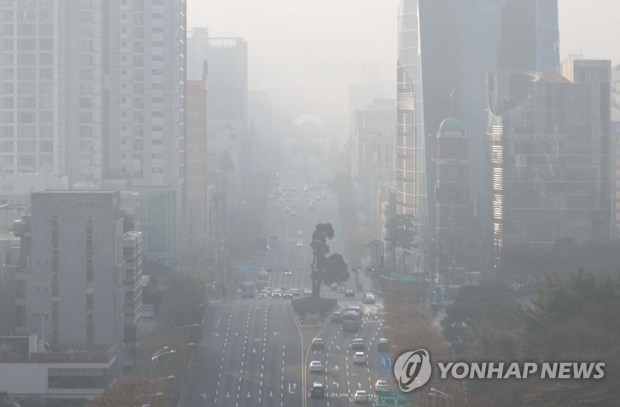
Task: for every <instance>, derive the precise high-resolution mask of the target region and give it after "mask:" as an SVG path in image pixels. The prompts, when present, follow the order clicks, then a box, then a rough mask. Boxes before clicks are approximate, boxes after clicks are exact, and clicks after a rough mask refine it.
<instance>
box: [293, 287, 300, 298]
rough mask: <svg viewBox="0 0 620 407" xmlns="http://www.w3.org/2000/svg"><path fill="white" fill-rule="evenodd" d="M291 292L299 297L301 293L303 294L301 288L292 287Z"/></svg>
mask: <svg viewBox="0 0 620 407" xmlns="http://www.w3.org/2000/svg"><path fill="white" fill-rule="evenodd" d="M291 293H293V297H299V295H300V294H301V293H300V292H299V288H291Z"/></svg>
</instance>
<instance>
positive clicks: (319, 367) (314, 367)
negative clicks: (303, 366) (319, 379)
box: [310, 360, 323, 373]
mask: <svg viewBox="0 0 620 407" xmlns="http://www.w3.org/2000/svg"><path fill="white" fill-rule="evenodd" d="M321 372H323V364H322V363H321V362H319V361H318V360H313V361H312V362H310V373H321Z"/></svg>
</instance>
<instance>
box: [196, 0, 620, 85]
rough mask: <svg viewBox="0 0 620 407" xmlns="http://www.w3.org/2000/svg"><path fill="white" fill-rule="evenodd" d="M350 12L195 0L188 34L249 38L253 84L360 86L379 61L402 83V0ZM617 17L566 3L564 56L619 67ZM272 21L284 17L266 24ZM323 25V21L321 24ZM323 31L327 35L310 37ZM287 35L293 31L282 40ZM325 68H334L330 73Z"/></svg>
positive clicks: (369, 1)
mask: <svg viewBox="0 0 620 407" xmlns="http://www.w3.org/2000/svg"><path fill="white" fill-rule="evenodd" d="M349 7H351V3H349V2H342V3H341V2H338V3H336V4H334V3H333V2H328V1H327V0H317V1H316V2H312V3H311V4H307V5H303V4H302V5H297V4H295V5H294V6H293V5H292V4H290V3H289V2H285V1H283V0H272V1H270V2H269V3H268V4H263V3H257V2H252V1H250V0H229V1H226V2H223V1H219V0H204V1H195V0H194V1H189V2H188V29H189V30H191V29H192V28H194V27H208V28H209V29H210V32H211V34H212V35H213V36H214V37H228V36H234V37H243V38H245V39H246V40H247V41H248V42H249V44H250V48H249V60H250V63H251V64H252V69H251V70H250V71H249V83H250V85H251V86H259V85H262V84H264V83H273V82H275V81H277V80H278V79H285V80H291V81H292V82H293V83H294V82H295V80H298V81H301V80H302V79H303V80H306V81H308V82H309V83H310V84H315V83H317V82H320V78H324V79H326V82H328V83H331V84H337V83H341V82H343V81H346V82H345V83H350V82H359V80H360V79H361V73H360V71H361V64H362V62H364V61H369V60H376V61H380V67H381V72H380V74H381V79H382V83H386V84H391V83H395V81H396V69H394V63H393V61H395V60H396V53H397V52H396V51H397V44H396V41H395V40H394V39H395V38H396V26H397V14H398V0H388V1H382V2H378V1H376V0H364V1H362V2H361V3H360V2H357V3H356V7H357V9H356V10H355V13H352V12H350V11H349V10H348V8H349ZM323 10H325V11H327V10H330V11H331V13H330V15H329V16H326V15H325V14H321V12H323V13H325V11H323ZM590 10H594V11H590ZM618 14H620V3H613V2H610V1H608V0H591V1H589V2H583V1H580V0H562V1H560V2H559V23H560V57H561V58H562V59H563V58H566V57H568V56H569V55H572V54H582V55H583V57H584V58H586V59H611V60H612V62H613V64H614V65H615V64H617V63H620V52H617V51H615V48H614V41H613V38H618V37H620V27H619V26H618V25H617V23H616V21H615V15H618ZM257 16H263V18H256V17H257ZM269 16H276V17H277V18H274V19H273V21H271V20H269V24H264V23H265V21H266V20H268V19H269ZM285 16H286V17H287V18H284V17H285ZM344 16H346V17H347V18H348V19H347V20H345V18H344ZM291 21H294V24H293V23H292V22H291ZM316 21H321V22H322V24H321V25H320V26H317V25H316V23H315V22H316ZM266 27H269V28H268V29H266ZM317 27H320V28H321V30H322V33H324V35H322V36H317V35H314V36H308V35H307V33H308V32H311V30H312V29H316V28H317ZM283 32H286V33H287V34H286V35H282V33H283ZM334 38H336V39H334ZM291 39H292V41H291ZM299 44H303V45H304V47H303V49H305V50H306V51H307V53H306V54H307V55H308V56H312V57H311V58H310V57H308V58H303V56H302V55H298V54H295V52H296V51H297V50H298V49H300V48H299V47H298V46H299ZM283 47H284V48H283ZM343 49H345V50H348V51H350V52H345V53H344V54H342V55H347V58H344V57H343V56H342V55H341V53H342V51H343ZM282 51H285V52H282ZM351 57H352V58H351ZM324 63H328V64H327V65H328V67H329V68H330V69H331V71H330V70H329V69H327V67H326V66H325V64H324ZM334 70H335V71H336V72H334ZM389 90H390V91H392V90H393V87H392V88H389Z"/></svg>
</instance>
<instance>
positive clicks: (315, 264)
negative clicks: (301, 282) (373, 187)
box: [310, 223, 350, 297]
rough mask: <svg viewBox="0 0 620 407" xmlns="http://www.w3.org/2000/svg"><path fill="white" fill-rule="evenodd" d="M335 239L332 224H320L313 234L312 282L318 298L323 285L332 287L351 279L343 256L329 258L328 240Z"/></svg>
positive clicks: (336, 254) (314, 292)
mask: <svg viewBox="0 0 620 407" xmlns="http://www.w3.org/2000/svg"><path fill="white" fill-rule="evenodd" d="M333 238H334V228H333V227H332V225H331V224H330V223H319V224H317V225H316V227H315V230H314V233H312V243H310V247H311V248H312V265H311V274H310V279H311V280H312V295H313V296H314V297H318V296H319V295H320V291H321V284H326V285H331V284H333V283H336V282H343V281H346V280H348V279H349V277H350V274H349V271H348V266H347V263H345V261H344V259H343V257H342V255H341V254H338V253H333V254H331V255H329V256H328V254H329V252H330V249H329V246H328V244H327V241H328V240H331V239H333Z"/></svg>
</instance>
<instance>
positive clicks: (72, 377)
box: [47, 369, 106, 389]
mask: <svg viewBox="0 0 620 407" xmlns="http://www.w3.org/2000/svg"><path fill="white" fill-rule="evenodd" d="M47 384H48V386H49V388H51V389H103V388H105V387H106V371H105V369H49V370H48V371H47Z"/></svg>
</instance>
